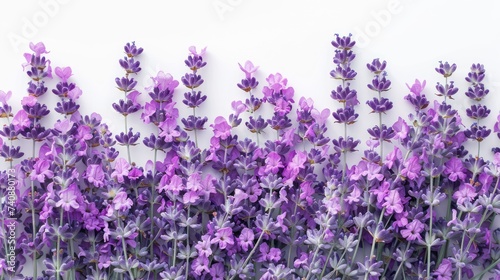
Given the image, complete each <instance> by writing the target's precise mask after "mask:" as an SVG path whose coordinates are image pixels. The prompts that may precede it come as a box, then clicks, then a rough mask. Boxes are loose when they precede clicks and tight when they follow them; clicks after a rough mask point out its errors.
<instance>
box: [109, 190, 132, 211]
mask: <svg viewBox="0 0 500 280" xmlns="http://www.w3.org/2000/svg"><path fill="white" fill-rule="evenodd" d="M132 205H134V202H132V199H130V198H128V196H127V193H126V192H124V191H120V192H118V193H117V194H116V195H115V197H114V198H113V209H114V210H116V211H122V212H124V211H127V210H128V209H130V208H131V207H132Z"/></svg>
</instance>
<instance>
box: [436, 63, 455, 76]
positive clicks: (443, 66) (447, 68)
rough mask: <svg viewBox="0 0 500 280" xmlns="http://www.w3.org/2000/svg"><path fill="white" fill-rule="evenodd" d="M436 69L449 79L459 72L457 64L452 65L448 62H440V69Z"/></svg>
mask: <svg viewBox="0 0 500 280" xmlns="http://www.w3.org/2000/svg"><path fill="white" fill-rule="evenodd" d="M435 69H436V72H438V73H439V74H441V75H443V77H445V78H447V77H450V76H451V75H452V74H453V72H455V70H457V65H456V64H455V63H453V64H452V65H450V64H449V63H448V62H445V63H443V62H441V61H440V62H439V67H437V68H435Z"/></svg>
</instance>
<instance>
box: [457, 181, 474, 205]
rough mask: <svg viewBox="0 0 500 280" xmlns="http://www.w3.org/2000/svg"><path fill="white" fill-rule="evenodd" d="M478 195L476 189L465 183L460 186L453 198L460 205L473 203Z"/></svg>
mask: <svg viewBox="0 0 500 280" xmlns="http://www.w3.org/2000/svg"><path fill="white" fill-rule="evenodd" d="M476 196H477V193H476V191H475V189H474V187H473V186H472V185H471V184H469V183H464V184H461V185H460V188H459V189H458V191H456V192H455V193H454V194H453V198H454V199H456V200H457V203H458V204H462V205H463V204H464V202H465V201H469V202H471V201H472V200H473V199H474V198H475V197H476Z"/></svg>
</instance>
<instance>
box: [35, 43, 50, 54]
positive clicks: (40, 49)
mask: <svg viewBox="0 0 500 280" xmlns="http://www.w3.org/2000/svg"><path fill="white" fill-rule="evenodd" d="M30 49H31V50H32V51H33V52H34V53H35V55H36V56H40V55H41V54H45V53H49V52H48V51H47V50H46V49H45V45H44V44H43V43H42V42H38V43H36V44H33V43H32V42H31V43H30Z"/></svg>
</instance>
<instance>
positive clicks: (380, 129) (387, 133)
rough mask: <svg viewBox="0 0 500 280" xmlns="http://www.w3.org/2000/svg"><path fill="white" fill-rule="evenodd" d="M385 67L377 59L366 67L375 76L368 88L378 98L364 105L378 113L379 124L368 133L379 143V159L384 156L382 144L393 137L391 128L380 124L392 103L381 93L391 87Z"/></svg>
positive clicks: (385, 64)
mask: <svg viewBox="0 0 500 280" xmlns="http://www.w3.org/2000/svg"><path fill="white" fill-rule="evenodd" d="M386 66H387V62H386V61H385V60H384V61H383V62H380V60H379V59H378V58H376V59H374V60H373V61H372V63H369V64H367V65H366V67H367V68H368V70H370V72H372V74H374V75H375V76H374V78H373V80H372V82H371V84H368V88H369V89H370V90H372V91H375V92H377V93H378V97H374V98H373V99H372V100H369V101H367V102H366V104H368V106H370V108H371V109H372V113H378V122H379V123H378V126H375V127H373V128H371V129H369V130H368V133H369V134H370V136H371V137H372V139H373V140H375V141H378V143H379V147H380V153H379V156H380V158H383V156H384V142H386V141H390V139H392V138H393V136H394V132H393V130H392V127H387V126H386V125H384V124H383V123H382V114H385V113H386V112H387V111H389V110H390V109H392V102H391V101H390V100H389V99H388V98H385V97H382V92H386V91H389V89H390V86H391V81H389V80H388V79H387V72H385V67H386Z"/></svg>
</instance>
